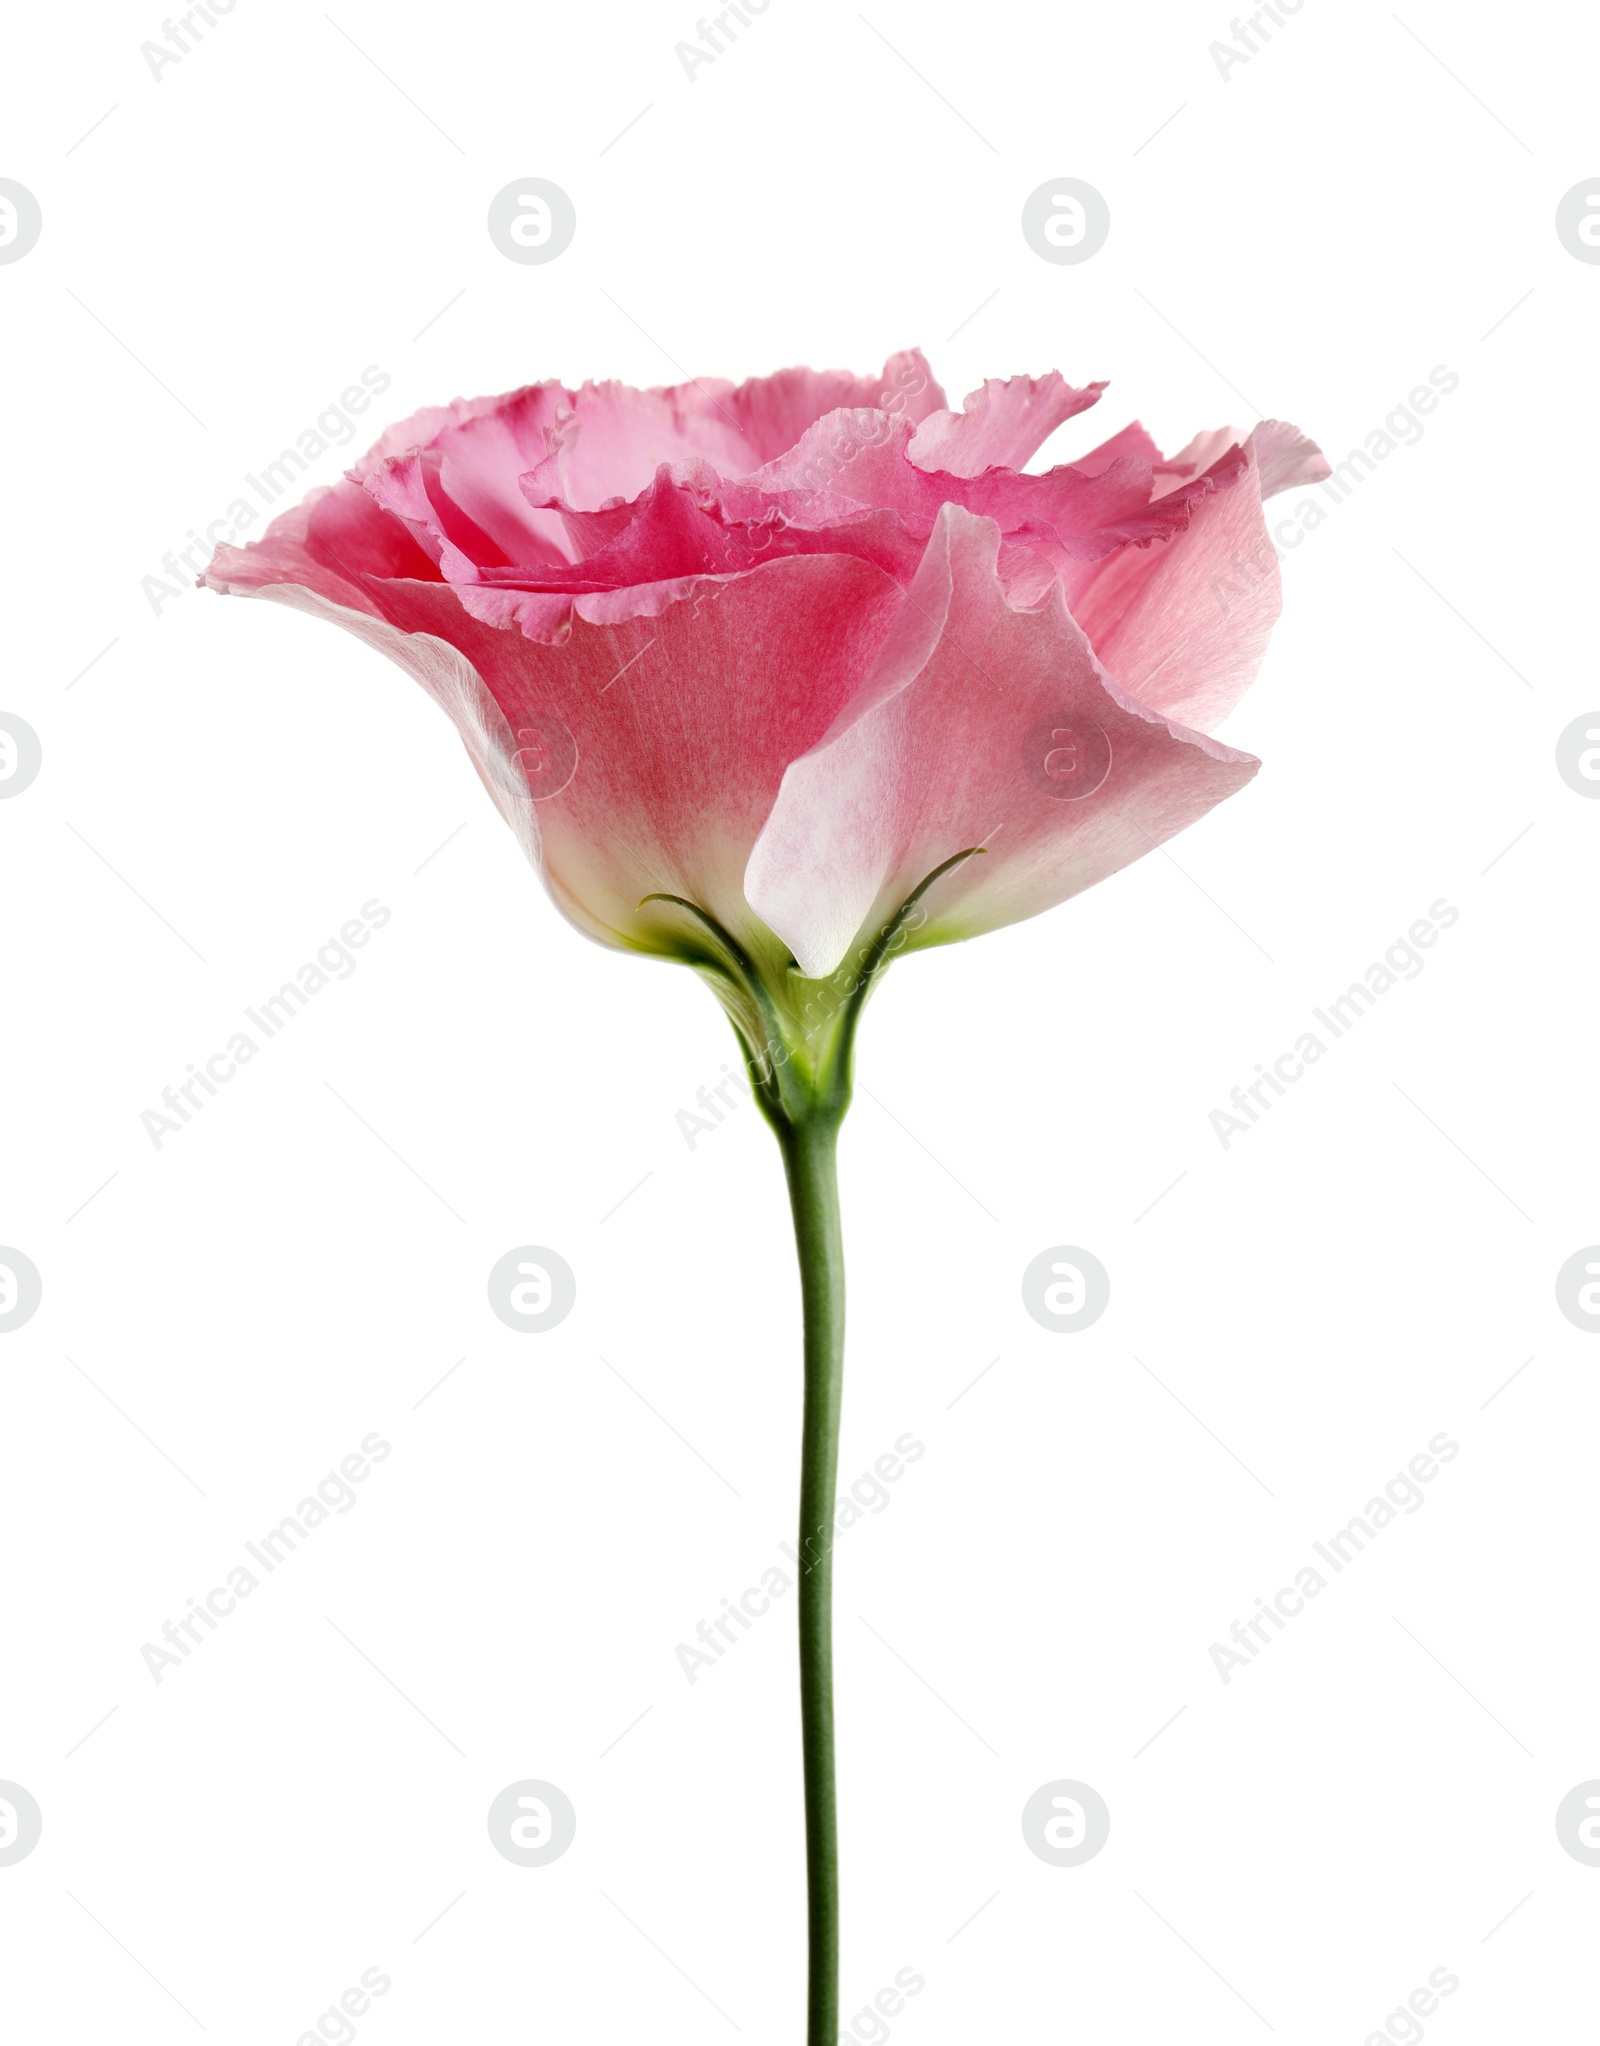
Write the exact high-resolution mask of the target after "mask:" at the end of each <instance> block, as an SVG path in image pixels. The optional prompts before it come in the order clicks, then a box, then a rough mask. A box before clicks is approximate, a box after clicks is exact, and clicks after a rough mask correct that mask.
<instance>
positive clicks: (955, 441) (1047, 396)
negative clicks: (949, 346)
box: [797, 370, 1105, 476]
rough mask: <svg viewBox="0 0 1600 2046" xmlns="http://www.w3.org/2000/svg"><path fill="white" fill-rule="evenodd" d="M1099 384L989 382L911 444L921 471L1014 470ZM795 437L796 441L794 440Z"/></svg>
mask: <svg viewBox="0 0 1600 2046" xmlns="http://www.w3.org/2000/svg"><path fill="white" fill-rule="evenodd" d="M1104 389H1105V385H1104V384H1103V383H1100V384H1090V385H1088V386H1087V388H1085V389H1084V390H1081V391H1079V390H1074V389H1073V387H1072V386H1071V384H1069V383H1067V382H1066V380H1065V379H1064V378H1063V377H1062V376H1061V375H1060V373H1059V372H1058V371H1056V370H1051V371H1050V372H1049V374H1048V375H1047V376H1042V377H1008V378H1000V377H990V378H989V380H988V382H987V383H985V384H984V386H983V388H982V389H981V390H977V391H969V392H968V394H967V396H966V398H965V399H964V400H963V401H962V409H961V411H959V412H935V413H933V414H931V415H930V416H929V417H928V418H926V419H924V420H923V422H922V424H921V425H920V426H919V427H918V428H917V431H916V434H915V436H914V438H913V439H912V442H911V459H912V461H913V462H915V463H916V464H917V466H918V467H919V468H922V469H942V470H943V471H944V472H945V473H946V474H947V475H950V476H980V475H982V473H983V471H984V470H985V469H1020V468H1021V467H1022V466H1023V464H1024V463H1025V462H1026V461H1028V460H1029V459H1030V457H1031V456H1033V455H1036V454H1037V453H1038V451H1039V450H1040V448H1042V447H1043V446H1044V444H1045V442H1046V441H1047V440H1048V439H1049V438H1050V436H1051V434H1052V433H1054V432H1055V430H1056V428H1057V427H1058V426H1059V425H1060V424H1061V423H1062V421H1063V420H1066V419H1071V418H1072V416H1073V415H1074V414H1075V413H1078V412H1082V411H1084V410H1086V409H1087V407H1089V406H1090V405H1093V404H1096V403H1098V401H1099V397H1100V393H1101V392H1102V391H1103V390H1104ZM797 437H798V436H797Z"/></svg>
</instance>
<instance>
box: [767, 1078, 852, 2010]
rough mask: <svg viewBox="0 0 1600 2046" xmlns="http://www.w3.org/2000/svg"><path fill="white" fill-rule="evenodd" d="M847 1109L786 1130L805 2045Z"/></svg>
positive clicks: (829, 1640)
mask: <svg viewBox="0 0 1600 2046" xmlns="http://www.w3.org/2000/svg"><path fill="white" fill-rule="evenodd" d="M841 1119H842V1110H839V1111H829V1110H819V1111H818V1112H816V1113H815V1114H812V1115H809V1116H806V1117H804V1118H802V1119H801V1120H799V1121H797V1122H795V1123H792V1124H791V1125H789V1126H788V1127H787V1128H786V1129H781V1130H780V1131H779V1142H780V1143H781V1144H782V1146H783V1163H784V1170H785V1172H786V1173H787V1175H788V1180H789V1200H790V1204H791V1206H792V1207H793V1210H794V1235H795V1247H796V1249H797V1250H798V1252H799V1257H800V1292H801V1297H802V1300H803V1302H804V1307H805V1420H804V1424H803V1434H802V1448H801V1461H800V1539H799V1543H798V1548H799V1553H800V1741H801V1749H802V1753H803V1755H804V1758H805V1791H806V1896H807V1901H808V1907H809V1921H810V1987H809V1994H808V1999H807V2011H808V2018H807V2026H806V2046H836V2041H837V2040H838V2037H839V1820H838V1804H837V1794H836V1788H835V1782H834V1748H833V1516H834V1505H835V1497H836V1491H837V1484H838V1470H839V1408H840V1399H841V1394H842V1391H843V1379H844V1242H843V1238H842V1235H841V1233H840V1228H839V1176H838V1163H837V1146H838V1138H839V1123H840V1121H841Z"/></svg>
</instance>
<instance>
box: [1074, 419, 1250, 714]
mask: <svg viewBox="0 0 1600 2046" xmlns="http://www.w3.org/2000/svg"><path fill="white" fill-rule="evenodd" d="M1245 452H1246V456H1247V459H1246V461H1245V463H1244V465H1243V467H1242V468H1240V469H1239V470H1238V473H1237V474H1236V475H1235V476H1234V477H1233V479H1232V480H1231V481H1230V482H1229V484H1228V486H1227V487H1226V488H1224V489H1219V490H1216V491H1214V492H1212V493H1210V494H1209V495H1207V496H1205V497H1204V498H1202V499H1201V500H1200V501H1199V502H1198V503H1197V504H1196V506H1195V509H1194V515H1193V517H1192V518H1191V519H1190V521H1189V522H1188V524H1187V525H1186V526H1185V528H1184V529H1183V530H1182V531H1181V532H1179V533H1175V534H1174V535H1173V537H1172V538H1171V539H1170V540H1169V541H1167V542H1166V543H1165V544H1164V545H1161V546H1156V547H1152V548H1151V549H1149V551H1148V552H1146V553H1142V554H1129V555H1123V556H1119V557H1117V559H1115V560H1114V561H1113V562H1111V563H1110V564H1109V573H1107V574H1106V575H1104V576H1102V577H1101V578H1100V579H1098V580H1097V581H1096V582H1095V583H1094V585H1093V586H1092V587H1091V588H1090V589H1089V590H1087V591H1086V592H1084V593H1081V594H1080V595H1078V596H1077V597H1076V598H1075V599H1074V607H1073V608H1074V612H1075V615H1076V616H1077V618H1078V620H1079V622H1080V624H1081V625H1082V626H1083V628H1084V630H1085V632H1086V633H1087V634H1088V636H1089V638H1090V640H1091V642H1092V643H1093V645H1094V649H1095V652H1096V653H1097V654H1098V655H1099V657H1100V659H1101V661H1102V662H1103V663H1104V664H1105V666H1106V668H1107V669H1108V670H1109V671H1110V672H1111V673H1112V674H1113V675H1115V676H1116V678H1117V680H1118V682H1119V683H1120V684H1121V685H1122V687H1123V688H1124V689H1127V690H1129V691H1130V692H1131V693H1132V694H1133V695H1134V696H1136V697H1137V698H1138V699H1139V701H1140V702H1141V703H1143V704H1145V705H1147V706H1148V707H1149V708H1150V709H1151V710H1153V711H1160V712H1161V713H1162V714H1163V715H1164V716H1167V717H1173V718H1179V719H1181V720H1182V721H1183V722H1184V723H1185V724H1188V725H1194V726H1198V727H1199V728H1201V729H1202V730H1205V731H1211V730H1213V729H1214V728H1215V726H1216V725H1218V724H1219V723H1220V722H1221V721H1222V719H1223V718H1225V717H1226V716H1227V715H1228V712H1229V711H1230V710H1232V708H1233V706H1234V705H1235V703H1237V702H1238V700H1239V698H1240V696H1242V695H1243V693H1244V691H1245V690H1246V689H1247V688H1248V687H1249V686H1250V683H1251V682H1252V681H1253V680H1254V678H1255V673H1256V670H1257V668H1258V667H1259V666H1260V665H1261V657H1262V655H1263V654H1264V653H1265V652H1266V649H1267V640H1268V638H1269V637H1270V635H1271V632H1272V627H1273V625H1274V623H1275V622H1276V620H1277V617H1278V613H1279V611H1280V610H1281V609H1282V603H1283V598H1282V589H1281V586H1280V582H1279V577H1278V557H1277V553H1276V551H1275V550H1274V548H1273V545H1272V542H1271V540H1270V539H1269V537H1268V535H1267V527H1266V521H1265V520H1264V519H1263V517H1262V515H1261V488H1260V481H1259V474H1258V469H1257V463H1256V457H1255V453H1254V439H1253V437H1252V440H1251V442H1249V443H1247V446H1246V451H1245ZM1229 460H1230V456H1228V455H1225V456H1224V457H1223V464H1227V463H1228V462H1229ZM1219 466H1220V465H1219ZM1181 487H1187V486H1181Z"/></svg>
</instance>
